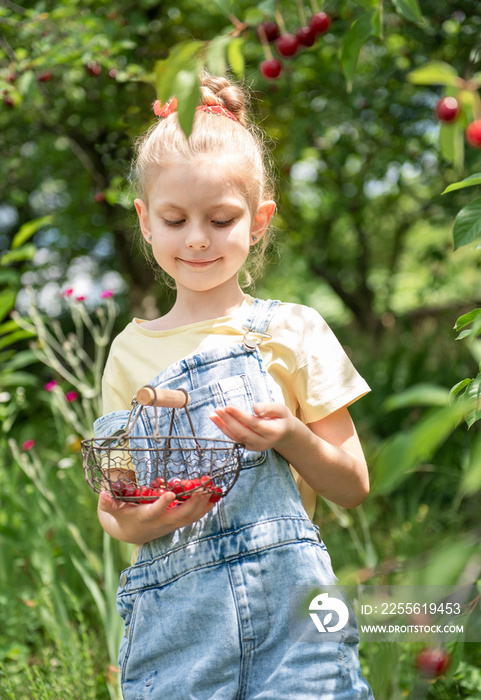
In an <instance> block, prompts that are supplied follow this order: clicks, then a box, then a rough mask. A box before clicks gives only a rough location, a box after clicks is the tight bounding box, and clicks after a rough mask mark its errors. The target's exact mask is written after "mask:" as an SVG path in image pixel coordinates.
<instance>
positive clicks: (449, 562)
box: [418, 535, 479, 586]
mask: <svg viewBox="0 0 481 700" xmlns="http://www.w3.org/2000/svg"><path fill="white" fill-rule="evenodd" d="M477 553H479V542H478V541H476V540H473V538H472V537H469V536H465V535H463V536H461V537H460V538H457V539H455V540H452V541H451V542H446V540H445V539H444V538H443V541H442V542H440V543H439V544H438V545H437V546H436V547H435V548H434V550H433V551H432V552H431V554H430V557H429V559H428V561H427V562H426V564H425V565H424V566H423V567H422V569H421V570H420V571H419V574H420V579H419V580H418V581H419V584H422V585H425V586H428V585H436V586H439V585H444V586H454V585H456V584H458V583H459V579H460V577H461V575H462V574H463V572H464V571H465V569H466V566H467V564H468V562H469V560H470V559H471V558H472V556H473V555H474V554H477Z"/></svg>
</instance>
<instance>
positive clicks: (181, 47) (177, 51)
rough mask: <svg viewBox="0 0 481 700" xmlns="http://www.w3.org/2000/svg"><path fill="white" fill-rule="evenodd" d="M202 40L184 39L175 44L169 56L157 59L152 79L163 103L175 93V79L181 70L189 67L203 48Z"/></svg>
mask: <svg viewBox="0 0 481 700" xmlns="http://www.w3.org/2000/svg"><path fill="white" fill-rule="evenodd" d="M204 46H205V43H204V42H203V41H184V42H182V43H180V44H177V46H175V47H174V48H173V49H172V51H171V53H170V55H169V57H168V58H166V59H165V60H163V61H157V63H156V64H155V66H154V76H155V77H154V80H155V87H156V89H157V96H158V98H159V100H160V101H161V102H162V103H164V102H167V100H169V99H170V98H171V97H177V95H175V87H174V84H175V81H176V78H177V74H178V73H179V72H180V71H181V70H185V69H189V68H190V67H191V66H192V62H193V60H194V58H195V56H197V55H198V54H199V53H200V51H201V50H202V49H203V48H204Z"/></svg>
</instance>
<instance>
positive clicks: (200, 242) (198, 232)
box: [185, 226, 210, 248]
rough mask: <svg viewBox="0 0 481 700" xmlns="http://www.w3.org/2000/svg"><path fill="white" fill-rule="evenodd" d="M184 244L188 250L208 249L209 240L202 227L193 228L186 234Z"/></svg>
mask: <svg viewBox="0 0 481 700" xmlns="http://www.w3.org/2000/svg"><path fill="white" fill-rule="evenodd" d="M185 244H186V246H187V247H188V248H208V247H209V245H210V240H209V236H208V235H207V233H206V232H205V231H204V229H203V228H202V227H200V226H194V227H192V228H191V229H190V230H189V231H188V232H187V236H186V239H185Z"/></svg>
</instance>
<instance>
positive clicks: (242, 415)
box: [210, 403, 296, 451]
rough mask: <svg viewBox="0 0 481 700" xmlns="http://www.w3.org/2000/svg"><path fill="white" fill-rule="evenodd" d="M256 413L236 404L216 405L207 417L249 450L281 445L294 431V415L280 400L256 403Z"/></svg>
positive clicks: (279, 446)
mask: <svg viewBox="0 0 481 700" xmlns="http://www.w3.org/2000/svg"><path fill="white" fill-rule="evenodd" d="M253 410H254V413H255V415H253V414H252V413H247V412H246V411H241V410H240V409H239V408H236V407H235V406H225V407H222V408H216V410H215V411H214V413H212V414H211V416H210V419H211V420H212V422H213V423H215V424H216V426H217V427H218V428H219V429H220V430H222V432H223V433H224V435H226V436H227V437H228V438H230V439H231V440H234V441H235V442H242V443H243V444H244V445H245V446H246V447H247V449H248V450H255V451H264V450H268V449H270V448H271V447H273V448H278V449H280V448H282V446H283V445H285V444H286V443H287V442H288V441H289V439H290V437H291V436H292V435H293V434H294V430H295V425H296V418H295V417H294V416H293V415H292V412H291V411H290V410H289V408H287V406H285V405H284V404H280V403H256V404H254V406H253Z"/></svg>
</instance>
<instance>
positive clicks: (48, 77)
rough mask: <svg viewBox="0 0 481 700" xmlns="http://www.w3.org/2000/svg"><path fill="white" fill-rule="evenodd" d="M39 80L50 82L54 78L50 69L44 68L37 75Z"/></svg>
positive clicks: (40, 81)
mask: <svg viewBox="0 0 481 700" xmlns="http://www.w3.org/2000/svg"><path fill="white" fill-rule="evenodd" d="M37 80H38V82H39V83H48V81H49V80H52V74H51V72H50V71H49V70H44V71H43V72H42V73H39V74H38V75H37Z"/></svg>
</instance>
